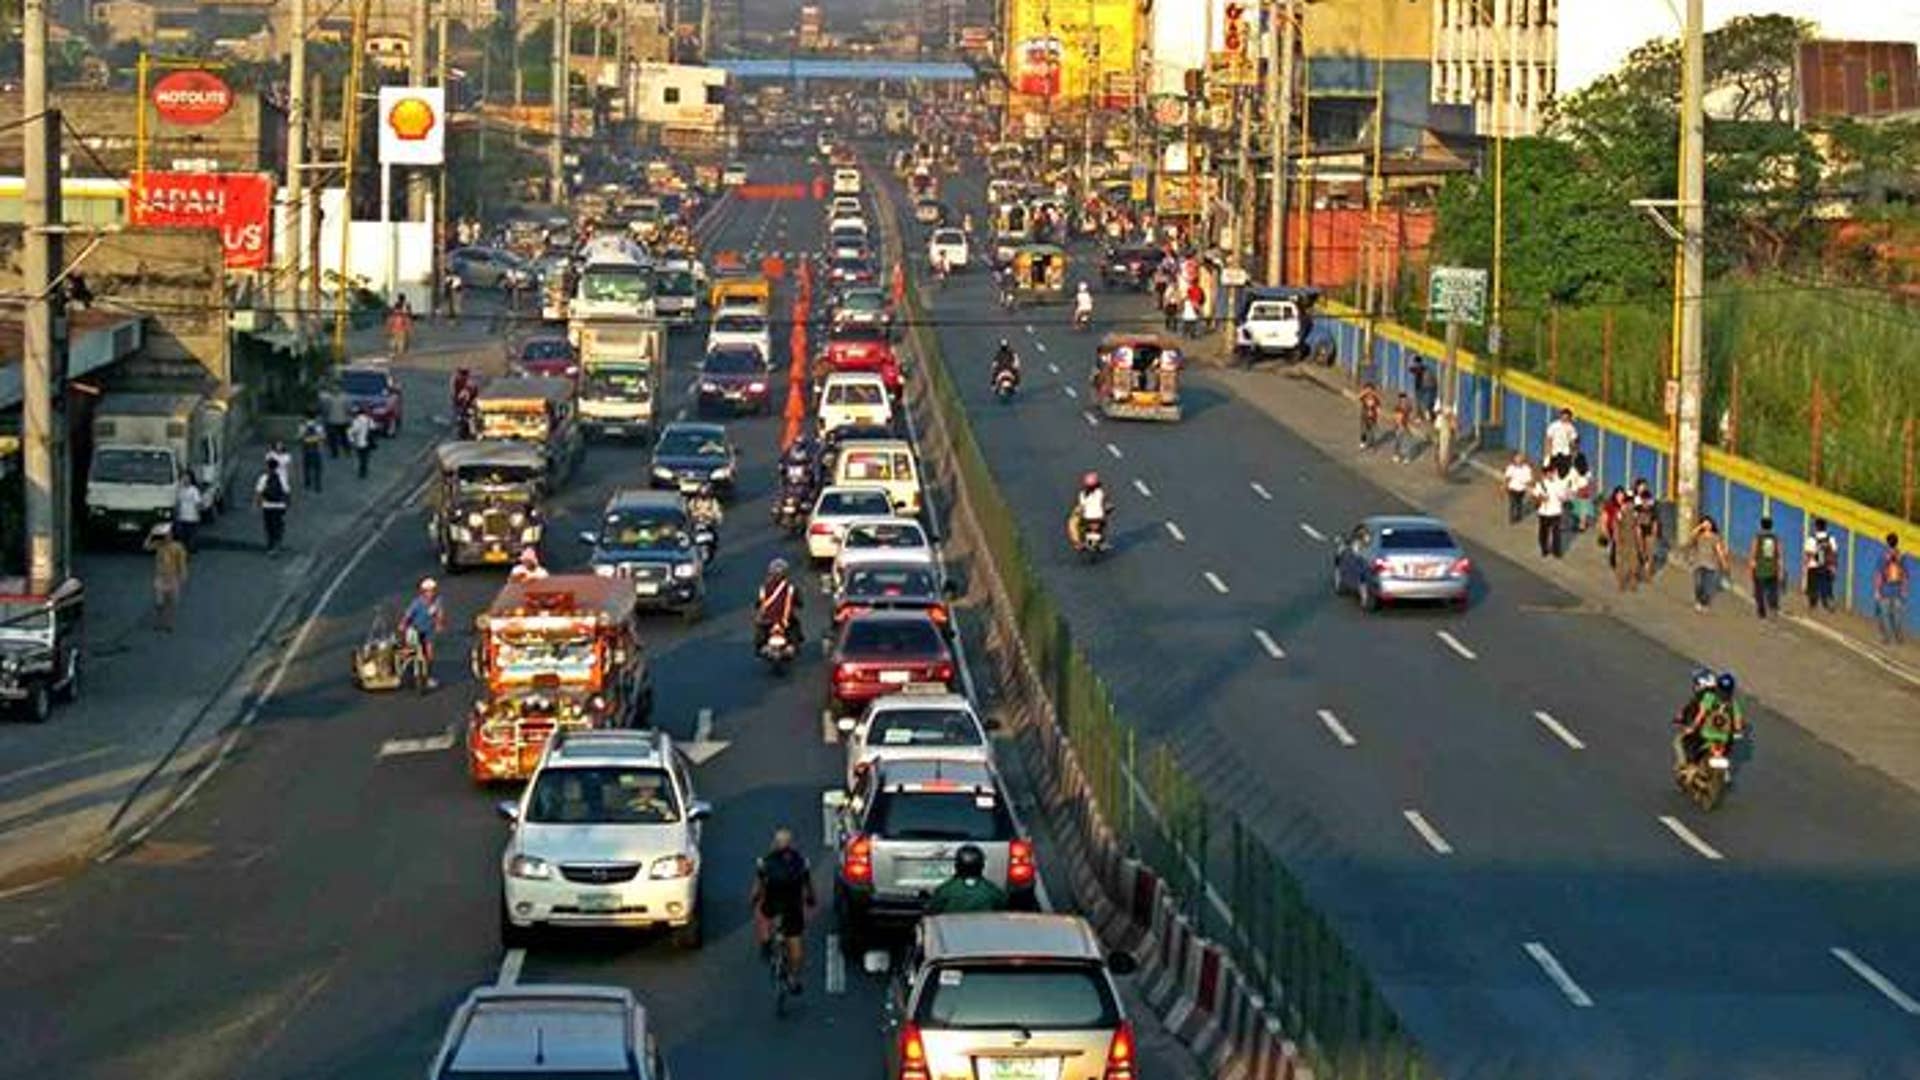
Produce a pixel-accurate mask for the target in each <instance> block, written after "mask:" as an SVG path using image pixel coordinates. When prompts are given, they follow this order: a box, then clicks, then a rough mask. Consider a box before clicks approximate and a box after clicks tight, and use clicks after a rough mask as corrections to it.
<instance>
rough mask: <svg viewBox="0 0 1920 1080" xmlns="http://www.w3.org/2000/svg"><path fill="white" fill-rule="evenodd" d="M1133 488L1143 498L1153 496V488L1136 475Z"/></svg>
mask: <svg viewBox="0 0 1920 1080" xmlns="http://www.w3.org/2000/svg"><path fill="white" fill-rule="evenodd" d="M1133 490H1135V491H1137V492H1139V493H1140V497H1141V498H1143V499H1151V498H1153V489H1152V488H1150V487H1148V486H1147V482H1146V481H1145V480H1141V479H1139V478H1138V477H1136V478H1134V481H1133Z"/></svg>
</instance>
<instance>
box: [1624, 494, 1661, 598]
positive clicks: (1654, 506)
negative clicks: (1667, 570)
mask: <svg viewBox="0 0 1920 1080" xmlns="http://www.w3.org/2000/svg"><path fill="white" fill-rule="evenodd" d="M1630 516H1631V520H1632V522H1633V529H1634V531H1635V532H1636V533H1638V534H1639V545H1638V554H1639V556H1640V565H1639V566H1638V567H1637V568H1636V569H1635V570H1634V574H1635V576H1637V577H1638V578H1639V579H1640V580H1641V581H1642V582H1647V583H1651V582H1652V581H1653V571H1654V564H1655V562H1656V561H1657V559H1658V556H1659V553H1660V541H1661V536H1660V502H1659V500H1657V499H1655V498H1654V497H1653V488H1652V486H1651V485H1649V484H1648V483H1647V482H1646V481H1645V480H1636V481H1634V493H1633V509H1632V514H1631V515H1630Z"/></svg>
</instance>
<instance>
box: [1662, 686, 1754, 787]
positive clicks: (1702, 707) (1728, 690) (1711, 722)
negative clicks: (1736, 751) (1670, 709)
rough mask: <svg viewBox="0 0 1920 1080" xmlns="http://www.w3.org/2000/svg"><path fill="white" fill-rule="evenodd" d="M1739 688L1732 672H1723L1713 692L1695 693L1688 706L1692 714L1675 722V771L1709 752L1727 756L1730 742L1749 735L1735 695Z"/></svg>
mask: <svg viewBox="0 0 1920 1080" xmlns="http://www.w3.org/2000/svg"><path fill="white" fill-rule="evenodd" d="M1697 683H1698V673H1696V685H1697ZM1738 688H1739V683H1738V681H1737V680H1736V679H1735V678H1734V677H1733V672H1731V671H1723V672H1721V673H1720V674H1719V675H1718V676H1715V677H1714V680H1713V686H1712V688H1711V689H1709V690H1706V691H1704V692H1702V691H1696V692H1695V695H1694V701H1693V702H1690V703H1689V707H1690V708H1691V715H1689V712H1688V710H1687V709H1682V710H1681V714H1680V716H1679V717H1678V718H1677V719H1676V720H1675V721H1674V723H1675V724H1676V725H1677V726H1679V728H1680V733H1679V734H1678V735H1675V736H1674V738H1673V760H1674V767H1675V768H1685V767H1687V766H1688V765H1691V764H1692V763H1693V762H1695V761H1697V760H1699V759H1700V758H1701V757H1702V756H1703V755H1704V754H1707V753H1711V752H1716V751H1717V752H1720V753H1724V752H1725V750H1726V746H1727V744H1728V743H1731V742H1732V741H1733V740H1735V739H1738V738H1741V737H1743V736H1744V735H1745V734H1746V731H1747V718H1746V714H1745V712H1744V711H1742V709H1741V707H1740V701H1739V699H1738V698H1737V697H1736V696H1735V693H1736V691H1737V690H1738Z"/></svg>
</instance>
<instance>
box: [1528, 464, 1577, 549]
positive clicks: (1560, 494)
mask: <svg viewBox="0 0 1920 1080" xmlns="http://www.w3.org/2000/svg"><path fill="white" fill-rule="evenodd" d="M1562 468H1564V462H1562V463H1561V464H1560V465H1558V466H1556V467H1550V468H1548V469H1547V471H1546V472H1545V473H1543V474H1541V477H1540V479H1539V480H1538V481H1537V482H1535V483H1534V485H1533V497H1534V500H1535V503H1536V506H1535V510H1534V514H1535V516H1536V517H1537V518H1538V519H1539V522H1540V555H1541V557H1542V558H1553V559H1557V558H1559V557H1560V521H1561V518H1562V517H1564V516H1565V515H1566V509H1567V493H1568V488H1569V487H1570V486H1571V485H1570V484H1569V482H1568V480H1567V477H1566V474H1565V473H1564V472H1562V471H1561V469H1562Z"/></svg>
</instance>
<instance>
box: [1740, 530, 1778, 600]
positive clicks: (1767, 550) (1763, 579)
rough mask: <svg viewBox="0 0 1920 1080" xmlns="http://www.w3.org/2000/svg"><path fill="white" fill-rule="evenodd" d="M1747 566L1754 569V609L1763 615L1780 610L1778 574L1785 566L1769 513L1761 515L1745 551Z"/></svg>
mask: <svg viewBox="0 0 1920 1080" xmlns="http://www.w3.org/2000/svg"><path fill="white" fill-rule="evenodd" d="M1747 566H1748V567H1749V568H1750V569H1751V570H1752V572H1753V609H1754V613H1755V614H1757V615H1758V616H1759V617H1760V618H1762V619H1764V618H1766V617H1767V615H1768V614H1769V613H1771V614H1775V615H1778V614H1779V613H1780V577H1781V572H1782V570H1783V569H1784V567H1783V566H1782V564H1781V559H1780V537H1779V536H1777V535H1775V534H1774V531H1773V518H1772V516H1771V515H1769V516H1766V517H1762V518H1761V519H1760V532H1759V534H1758V535H1756V536H1755V537H1754V538H1753V545H1752V547H1751V548H1749V549H1748V551H1747Z"/></svg>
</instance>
